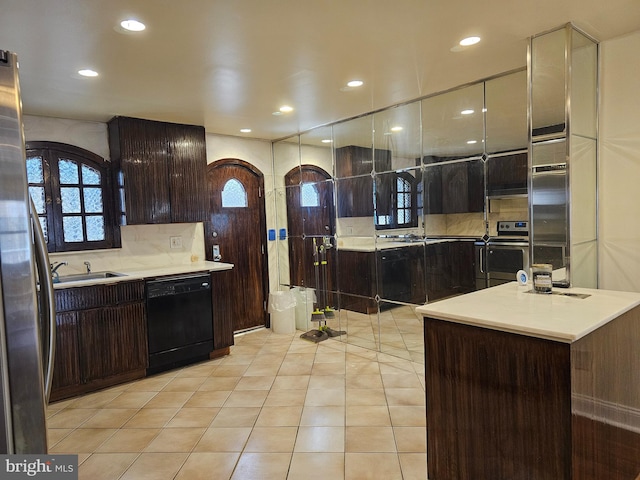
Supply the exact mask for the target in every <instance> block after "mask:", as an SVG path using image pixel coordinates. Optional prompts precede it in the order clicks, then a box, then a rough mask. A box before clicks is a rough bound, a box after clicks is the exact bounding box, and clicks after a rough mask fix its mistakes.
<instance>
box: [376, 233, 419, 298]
mask: <svg viewBox="0 0 640 480" xmlns="http://www.w3.org/2000/svg"><path fill="white" fill-rule="evenodd" d="M424 260H425V258H424V247H423V245H422V244H417V245H413V246H406V247H400V248H387V249H383V250H378V251H376V261H377V272H378V275H377V281H378V287H377V288H378V289H377V294H378V295H379V296H380V298H381V299H382V300H388V301H393V302H405V303H414V304H417V305H422V304H423V303H424V302H425V301H426V291H425V271H424V265H425V261H424Z"/></svg>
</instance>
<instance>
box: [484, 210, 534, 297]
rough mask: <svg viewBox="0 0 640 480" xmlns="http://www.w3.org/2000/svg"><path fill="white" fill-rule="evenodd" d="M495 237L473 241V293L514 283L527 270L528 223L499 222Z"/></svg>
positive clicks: (523, 221)
mask: <svg viewBox="0 0 640 480" xmlns="http://www.w3.org/2000/svg"><path fill="white" fill-rule="evenodd" d="M497 232H498V235H497V237H491V238H489V240H488V241H487V242H486V244H485V243H483V242H476V247H475V248H476V290H478V289H480V288H486V287H494V286H496V285H501V284H503V283H508V282H513V281H515V279H516V273H517V272H518V270H525V271H527V272H528V271H529V236H528V235H529V222H527V221H525V220H519V221H500V222H498V226H497Z"/></svg>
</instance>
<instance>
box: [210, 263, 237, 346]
mask: <svg viewBox="0 0 640 480" xmlns="http://www.w3.org/2000/svg"><path fill="white" fill-rule="evenodd" d="M231 276H232V270H222V271H219V272H212V273H211V301H212V302H213V309H212V310H213V350H214V351H213V352H212V353H213V354H212V356H220V355H224V354H225V353H229V352H228V349H229V347H231V345H233V318H232V314H233V304H232V303H233V301H232V299H233V298H234V295H238V292H237V291H235V292H234V290H237V287H236V286H235V285H234V283H233V282H232V281H231V280H232V277H231Z"/></svg>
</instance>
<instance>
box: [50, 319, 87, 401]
mask: <svg viewBox="0 0 640 480" xmlns="http://www.w3.org/2000/svg"><path fill="white" fill-rule="evenodd" d="M78 348H79V347H78V314H77V312H62V313H57V314H56V351H55V360H54V363H53V378H52V380H51V398H52V400H53V399H56V398H55V397H56V395H57V392H62V391H64V390H65V389H67V388H74V387H76V386H77V385H80V383H81V380H80V354H79V352H78ZM59 398H63V397H59Z"/></svg>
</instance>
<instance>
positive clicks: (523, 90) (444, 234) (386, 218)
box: [273, 29, 597, 361]
mask: <svg viewBox="0 0 640 480" xmlns="http://www.w3.org/2000/svg"><path fill="white" fill-rule="evenodd" d="M563 32H564V33H563ZM553 33H554V34H553V35H551V36H550V37H549V38H544V39H542V38H536V39H534V41H535V42H536V44H537V45H538V47H537V48H536V52H535V55H534V56H533V61H534V62H535V64H536V65H537V67H538V69H541V70H540V73H534V78H537V79H538V81H539V82H542V83H541V84H540V83H538V84H536V85H535V86H534V88H533V95H534V98H536V99H539V101H540V103H539V104H537V105H536V107H535V110H534V111H535V119H534V120H533V124H534V125H535V126H534V127H533V128H535V129H536V132H535V134H536V135H539V137H538V138H537V139H538V140H539V141H544V142H551V143H549V144H546V143H545V144H540V145H537V146H536V147H535V148H533V149H531V150H530V148H529V128H530V126H529V124H528V114H529V112H528V102H527V100H528V90H527V89H528V75H527V70H526V69H525V68H522V69H519V70H516V71H512V72H508V73H507V74H504V75H499V76H495V77H492V78H490V79H487V80H485V81H480V82H478V83H475V84H471V85H466V86H463V87H460V88H456V89H453V90H449V91H446V92H443V93H441V94H437V95H431V96H428V97H425V98H421V99H417V100H415V101H412V102H407V103H405V104H402V105H397V106H394V107H390V108H387V109H383V110H381V111H377V112H373V113H370V114H365V115H362V116H360V117H357V118H353V119H349V120H346V121H342V122H338V123H335V124H333V125H330V126H324V127H320V128H317V129H313V130H310V131H308V132H305V133H303V134H300V135H298V136H295V137H292V138H290V139H285V140H282V141H279V142H275V143H274V144H273V155H274V172H275V175H276V179H275V184H276V195H275V199H276V200H275V201H276V212H277V216H278V218H277V229H276V234H277V243H278V254H279V258H278V262H279V264H278V270H279V282H280V286H281V288H283V289H287V288H293V289H294V291H295V292H296V295H304V296H305V302H304V303H305V305H306V308H311V312H312V314H308V315H307V316H309V317H310V318H309V321H308V322H306V323H305V324H304V325H305V326H307V327H308V328H317V327H318V326H321V325H323V324H325V323H326V325H327V326H330V327H331V328H332V329H335V330H338V331H339V332H343V333H340V335H339V336H336V337H335V338H333V339H332V341H340V342H347V343H349V344H351V345H356V346H360V347H364V348H368V349H374V350H378V351H381V352H384V353H389V354H391V355H394V356H398V357H401V358H405V359H407V360H412V361H422V355H423V349H422V333H421V332H422V330H421V329H422V326H421V321H420V319H419V318H417V317H416V316H415V313H414V307H415V306H416V305H420V304H423V303H425V302H432V301H437V300H440V299H443V298H447V297H451V296H454V295H461V294H465V293H468V292H472V291H473V290H475V289H476V288H485V287H486V286H487V285H488V282H487V278H488V277H487V273H486V271H484V270H483V266H485V264H484V263H483V262H485V261H486V256H483V255H486V253H485V252H486V246H487V244H488V242H491V240H493V239H495V237H497V236H498V231H497V226H498V224H499V223H500V222H502V221H523V222H528V221H529V216H530V211H531V210H530V205H529V199H530V193H531V192H530V184H531V182H530V179H531V178H533V175H532V167H533V166H536V167H545V168H546V167H548V166H549V165H551V166H552V168H548V169H547V170H549V172H548V173H549V175H548V177H549V178H552V179H553V180H557V179H558V178H560V181H559V182H555V183H558V184H559V185H561V186H560V187H558V188H557V189H556V190H553V191H551V190H549V191H548V192H547V191H545V192H543V193H540V195H542V196H543V197H545V198H546V200H545V202H546V203H547V204H554V202H555V200H553V199H555V198H556V197H558V199H560V198H561V197H562V198H564V197H563V195H566V192H567V189H568V187H569V186H571V188H572V189H575V190H576V193H577V194H578V191H579V190H580V188H582V187H584V190H583V191H582V192H581V193H580V194H579V195H580V196H581V198H584V199H585V202H587V203H588V204H589V205H590V204H591V202H592V200H591V199H592V197H590V196H589V192H588V191H589V190H590V189H593V188H595V187H594V181H595V177H594V176H592V175H591V173H590V172H591V165H592V164H593V162H594V159H595V156H594V155H593V154H592V153H593V149H592V145H590V144H589V142H573V143H572V145H573V147H572V148H575V149H576V150H575V154H576V155H575V156H576V160H575V165H576V166H577V165H578V164H582V165H587V167H585V169H584V170H583V168H580V175H577V174H576V175H575V176H571V177H570V176H567V175H565V172H564V171H562V169H557V168H555V165H557V164H561V163H563V162H565V163H566V159H565V157H566V156H567V153H566V152H568V151H569V150H568V148H567V147H566V144H565V143H564V142H565V139H564V138H556V137H554V136H553V135H556V136H557V135H558V132H557V131H555V130H554V129H556V130H557V129H558V128H560V132H561V133H560V135H562V132H564V129H565V124H566V121H565V99H564V97H563V96H561V98H560V99H559V100H558V98H559V97H558V94H559V92H560V91H561V90H562V92H564V83H563V82H564V81H565V80H566V78H567V77H566V75H565V72H566V69H565V67H564V64H563V65H558V64H557V62H558V59H560V58H562V59H563V58H564V57H563V55H564V53H563V52H564V46H565V43H564V39H566V30H564V29H563V30H562V31H561V32H560V34H559V35H555V32H553ZM572 45H573V46H574V47H575V50H576V52H577V53H576V57H578V56H584V57H588V58H590V59H591V61H593V59H592V57H591V56H590V53H591V52H592V50H591V46H590V45H588V44H582V43H581V41H579V40H578V39H575V40H574V41H573V43H572ZM558 49H560V51H561V53H558V52H559V50H558ZM587 52H589V53H587ZM523 61H524V59H523ZM563 61H564V60H563ZM593 65H597V61H596V62H595V63H592V65H591V66H590V67H589V66H584V68H583V70H580V71H581V72H582V71H589V69H590V68H592V67H593ZM576 68H578V67H576ZM549 76H551V77H552V78H549ZM559 85H562V88H560V87H559ZM590 88H591V87H590V86H589V85H580V86H578V85H576V86H574V87H572V89H574V91H575V92H576V95H579V96H583V95H584V96H585V98H588V97H589V94H588V92H589V91H590ZM562 95H564V93H563V94H562ZM558 103H560V105H559V106H558ZM578 108H584V109H585V110H584V115H585V116H586V117H594V116H595V115H594V112H593V111H591V109H592V108H593V105H591V106H588V105H587V106H584V107H578ZM585 123H586V124H585V125H584V127H583V126H580V127H579V129H580V130H581V131H582V132H591V131H590V130H589V128H590V125H591V123H590V121H585ZM557 125H560V127H557ZM547 127H551V129H549V128H547ZM576 128H578V126H577V125H576ZM549 135H551V138H549ZM582 136H584V134H582ZM558 142H560V143H562V145H561V146H560V147H558V146H557V143H558ZM550 145H551V146H550ZM531 151H533V152H534V155H533V157H534V158H532V159H530V158H529V156H530V152H531ZM579 152H580V153H579ZM587 170H588V171H587ZM583 173H584V175H583ZM563 175H564V176H563ZM540 179H541V180H540V181H542V180H544V179H543V177H542V176H541V177H540ZM574 181H575V182H578V183H579V184H580V186H578V185H577V184H576V185H574V184H573V183H570V182H574ZM538 183H539V181H538V180H535V184H536V185H538ZM555 183H554V185H555ZM554 188H555V187H554ZM549 192H550V193H549ZM558 195H559V196H558ZM551 197H553V199H552V198H551ZM551 200H553V201H551ZM558 201H559V203H560V205H565V206H566V202H564V203H563V202H562V201H560V200H558ZM554 205H555V204H554ZM560 210H562V207H560ZM551 215H552V216H553V220H554V222H555V221H556V220H557V221H558V222H559V223H560V224H562V225H563V226H564V227H566V225H567V224H568V222H569V220H568V218H569V216H573V215H574V213H571V212H570V211H569V210H567V209H565V210H563V212H562V214H561V215H560V216H557V215H556V216H554V215H555V213H552V214H551ZM563 215H564V216H563ZM575 215H577V213H576V214H575ZM556 217H557V218H556ZM534 221H537V217H536V219H534ZM534 230H535V229H534ZM594 231H595V222H594V221H592V220H591V217H590V218H589V219H588V220H587V219H585V224H584V225H583V226H582V227H581V229H580V230H579V231H578V230H577V231H576V232H575V233H576V238H577V237H580V238H582V239H583V240H584V242H583V243H584V245H585V246H584V247H583V248H582V249H580V250H578V252H579V255H580V256H581V258H590V255H592V252H593V251H594V249H593V248H591V243H590V242H593V241H595V238H594V235H593V232H594ZM562 232H563V234H565V235H566V232H567V229H566V228H564V230H562ZM537 234H539V235H540V234H545V232H544V229H542V228H538V230H537ZM524 241H525V243H526V242H528V239H527V238H525V240H524ZM554 242H556V240H555V239H554V240H552V241H551V242H550V243H552V244H553V245H551V246H552V247H556V246H557V245H560V246H561V247H562V248H560V249H557V248H548V247H549V245H547V243H549V242H547V240H545V241H544V242H542V243H540V244H539V245H536V248H535V249H534V251H535V253H534V254H533V255H534V256H535V258H540V259H548V260H549V261H553V262H556V263H558V265H561V266H562V268H564V267H565V265H566V259H567V257H568V256H569V250H568V248H567V245H568V242H567V240H566V239H563V240H559V241H558V242H557V245H556V243H554ZM558 258H559V260H558ZM584 270H585V272H588V273H589V272H590V271H591V269H590V268H588V267H587V266H585V269H584ZM516 271H517V269H516V270H514V271H513V277H514V278H515V272H516ZM588 273H585V275H587V274H588ZM505 278H507V277H505ZM509 278H510V277H509ZM505 281H509V279H506V280H505ZM307 313H309V312H307ZM322 314H324V317H323V316H322ZM319 319H320V320H319Z"/></svg>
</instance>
